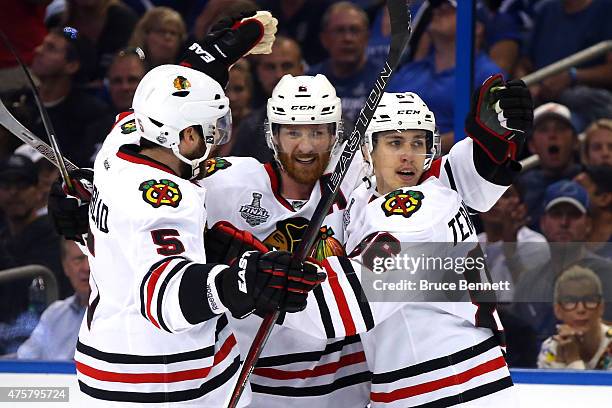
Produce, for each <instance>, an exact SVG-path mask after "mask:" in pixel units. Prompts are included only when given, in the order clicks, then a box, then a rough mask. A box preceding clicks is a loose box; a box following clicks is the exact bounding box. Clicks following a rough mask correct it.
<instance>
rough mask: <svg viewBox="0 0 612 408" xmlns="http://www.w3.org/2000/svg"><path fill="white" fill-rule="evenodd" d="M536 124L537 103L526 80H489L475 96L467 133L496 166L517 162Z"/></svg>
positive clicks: (499, 77) (495, 76) (467, 118)
mask: <svg viewBox="0 0 612 408" xmlns="http://www.w3.org/2000/svg"><path fill="white" fill-rule="evenodd" d="M532 121H533V101H532V99H531V95H530V93H529V90H528V89H527V87H526V86H525V84H524V83H523V82H522V81H509V82H504V80H503V77H502V76H501V75H499V74H497V75H493V76H491V77H489V78H488V79H487V80H486V81H485V82H484V83H483V84H482V85H481V86H480V87H479V88H478V89H477V90H476V91H475V92H474V94H473V95H472V103H471V106H470V112H469V114H468V116H467V117H466V120H465V131H466V133H467V134H468V136H470V137H471V138H472V139H473V140H474V142H475V143H477V144H478V145H479V146H480V148H482V149H483V151H484V152H485V153H486V154H487V156H488V157H489V158H490V159H491V160H492V161H493V162H494V163H496V164H502V163H504V162H506V161H507V160H508V159H510V160H516V157H517V155H518V154H519V152H520V151H521V149H522V147H523V144H524V141H525V136H526V132H527V131H528V130H529V128H530V127H531V123H532Z"/></svg>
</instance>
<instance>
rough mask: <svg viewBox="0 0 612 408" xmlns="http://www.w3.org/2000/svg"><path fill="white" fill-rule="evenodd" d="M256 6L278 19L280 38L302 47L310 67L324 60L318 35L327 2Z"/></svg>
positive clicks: (274, 1) (285, 0)
mask: <svg viewBox="0 0 612 408" xmlns="http://www.w3.org/2000/svg"><path fill="white" fill-rule="evenodd" d="M257 3H258V4H259V6H260V7H261V9H262V10H269V11H270V12H271V13H272V15H273V16H275V17H276V18H277V19H278V33H279V34H282V35H285V36H287V37H291V38H293V39H294V40H295V41H297V42H298V43H299V44H300V45H301V47H302V52H303V54H304V59H305V60H306V62H307V63H308V64H309V65H314V64H318V63H320V62H321V61H323V59H324V58H325V57H326V56H327V53H326V52H325V50H326V49H327V46H325V40H324V39H323V38H322V37H319V33H321V32H322V29H324V26H325V22H323V23H322V22H321V16H322V15H323V14H324V13H325V12H326V11H325V10H326V9H327V7H328V5H329V3H330V1H329V0H308V1H306V0H258V1H257ZM356 7H358V6H356ZM322 45H323V46H322ZM327 51H328V52H329V49H327ZM313 75H314V74H313ZM330 80H331V79H330ZM332 83H333V81H332ZM336 89H337V88H336Z"/></svg>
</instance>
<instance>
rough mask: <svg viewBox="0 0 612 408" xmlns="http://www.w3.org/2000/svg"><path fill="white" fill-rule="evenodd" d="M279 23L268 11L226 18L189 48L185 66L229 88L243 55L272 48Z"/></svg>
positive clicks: (183, 61) (266, 51)
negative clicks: (236, 65)
mask: <svg viewBox="0 0 612 408" xmlns="http://www.w3.org/2000/svg"><path fill="white" fill-rule="evenodd" d="M245 17H246V18H245ZM277 24H278V21H277V20H276V19H275V18H274V17H272V15H271V14H270V12H268V11H258V12H257V13H249V14H244V13H243V14H240V15H239V16H236V17H233V18H227V19H222V20H220V21H219V22H218V23H217V24H215V25H214V26H213V27H212V29H211V32H210V34H208V35H207V36H206V37H204V40H202V41H201V42H199V43H198V42H194V43H193V44H191V45H190V46H189V47H188V48H187V50H185V53H184V54H183V56H182V57H181V59H180V60H181V65H184V66H187V67H191V68H193V69H197V70H198V71H201V72H204V73H205V74H207V75H209V76H210V77H212V78H213V79H215V80H216V81H217V82H219V83H220V84H221V86H223V87H225V85H226V84H227V81H228V78H229V74H228V70H229V68H230V67H231V66H232V64H234V63H235V62H236V61H238V60H239V59H240V58H241V57H243V56H245V55H248V54H251V53H255V54H264V53H270V52H271V51H272V43H273V42H274V38H275V34H276V26H277Z"/></svg>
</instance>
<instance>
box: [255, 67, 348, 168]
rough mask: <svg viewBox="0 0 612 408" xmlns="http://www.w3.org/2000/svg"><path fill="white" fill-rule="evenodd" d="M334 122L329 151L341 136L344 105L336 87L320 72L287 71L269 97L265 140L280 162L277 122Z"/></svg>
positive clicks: (332, 149)
mask: <svg viewBox="0 0 612 408" xmlns="http://www.w3.org/2000/svg"><path fill="white" fill-rule="evenodd" d="M320 124H330V125H332V140H331V141H330V144H329V150H328V151H332V152H333V151H334V150H335V149H336V147H337V146H338V141H339V140H340V139H342V131H343V129H342V105H341V103H340V98H338V97H337V96H336V89H335V88H334V87H333V86H332V84H331V83H330V82H329V80H328V79H327V78H326V77H325V76H324V75H321V74H317V75H316V76H308V75H302V76H295V77H294V76H292V75H291V74H286V75H285V76H283V77H282V78H281V80H280V81H279V82H278V84H277V85H276V87H274V90H273V91H272V97H270V98H269V99H268V105H267V118H266V123H265V126H266V142H267V143H268V147H270V149H272V151H273V152H274V158H275V159H276V161H277V162H278V163H279V164H280V160H279V156H278V153H279V149H280V144H279V140H278V128H279V126H278V125H320Z"/></svg>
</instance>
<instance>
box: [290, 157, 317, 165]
mask: <svg viewBox="0 0 612 408" xmlns="http://www.w3.org/2000/svg"><path fill="white" fill-rule="evenodd" d="M315 160H317V158H316V157H308V158H305V157H302V158H298V157H296V158H295V161H296V162H298V163H301V164H312V163H314V162H315Z"/></svg>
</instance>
